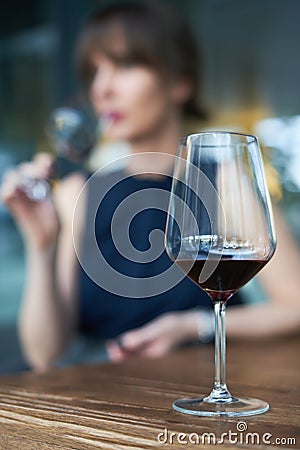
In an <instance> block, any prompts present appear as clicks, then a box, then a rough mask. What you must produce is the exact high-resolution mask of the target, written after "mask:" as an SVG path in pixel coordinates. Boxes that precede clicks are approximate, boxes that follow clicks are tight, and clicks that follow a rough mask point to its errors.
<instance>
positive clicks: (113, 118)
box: [102, 111, 124, 123]
mask: <svg viewBox="0 0 300 450" xmlns="http://www.w3.org/2000/svg"><path fill="white" fill-rule="evenodd" d="M102 118H103V119H104V121H105V122H108V123H113V122H119V121H120V120H122V119H123V118H124V115H123V114H121V113H119V112H117V111H110V112H108V113H105V114H102Z"/></svg>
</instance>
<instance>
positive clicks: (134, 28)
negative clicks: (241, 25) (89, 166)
mask: <svg viewBox="0 0 300 450" xmlns="http://www.w3.org/2000/svg"><path fill="white" fill-rule="evenodd" d="M77 60H78V66H79V70H80V73H81V75H82V77H83V79H84V81H85V84H86V88H87V92H88V94H89V97H90V101H91V104H92V106H93V107H94V110H95V112H96V114H97V115H98V116H99V117H100V118H101V119H102V121H103V122H104V123H105V124H106V132H105V134H106V137H107V138H109V139H111V140H115V139H122V140H125V141H127V142H128V143H129V145H130V147H131V152H132V154H133V155H138V154H140V153H142V154H143V155H144V156H143V158H140V157H137V158H132V159H129V163H128V164H127V166H126V168H125V175H124V176H123V175H122V177H121V182H119V181H120V179H119V178H117V179H116V180H114V181H112V182H111V181H107V183H108V187H109V189H108V191H109V196H108V197H106V198H104V202H103V204H102V210H101V209H99V212H98V214H97V218H96V239H97V242H98V245H99V247H100V249H101V251H102V252H103V254H104V256H105V258H106V259H107V261H108V262H109V264H110V265H112V267H114V268H115V270H116V271H117V272H118V273H122V274H124V275H125V276H127V277H129V278H130V277H131V278H132V277H133V278H136V279H137V278H142V277H145V278H147V277H149V276H151V275H153V273H154V274H156V273H158V272H160V271H164V270H165V269H166V268H167V267H168V264H170V263H169V262H168V259H167V257H166V254H163V255H161V258H159V259H158V261H155V262H151V261H150V262H149V261H147V262H148V264H146V265H145V264H142V263H137V262H135V261H129V262H128V261H125V260H124V258H122V255H120V253H119V252H118V251H116V250H115V247H114V242H113V240H112V236H111V223H112V222H111V221H112V220H113V217H114V216H113V214H114V212H115V210H116V208H117V207H118V206H119V205H120V204H121V203H122V201H123V200H124V199H126V198H127V197H128V196H130V195H132V194H134V193H135V192H138V191H140V190H142V189H146V190H147V189H154V190H159V191H160V190H167V191H168V190H169V188H170V179H168V178H167V177H165V176H161V174H164V173H169V174H170V173H171V171H172V167H171V165H170V160H172V156H174V154H175V152H176V149H177V142H178V138H179V136H180V135H181V134H182V116H183V113H190V114H194V115H198V117H201V114H202V113H201V110H199V108H198V107H197V104H196V102H195V98H196V90H197V87H198V79H199V77H198V73H197V68H198V63H197V51H196V49H195V47H194V44H193V42H192V39H191V37H190V35H189V32H188V30H187V29H186V27H185V26H184V25H183V24H182V20H181V19H179V18H178V17H177V16H176V15H175V14H173V13H170V12H169V10H168V9H167V8H165V7H162V6H157V5H154V4H152V3H147V2H140V3H138V4H134V5H129V4H123V5H120V6H113V7H109V8H107V9H105V10H103V11H100V12H98V13H95V14H94V15H93V16H92V17H91V18H90V20H89V21H88V22H87V24H86V26H85V28H84V30H83V32H82V34H81V36H80V38H79V42H78V47H77ZM161 152H163V153H164V154H167V155H170V158H161V157H160V153H161ZM153 153H154V154H156V155H157V157H153ZM145 172H146V174H145ZM24 173H25V174H28V175H30V176H35V177H41V178H47V177H49V175H50V173H51V160H50V159H49V157H47V156H46V155H39V156H37V157H36V158H35V160H34V161H33V162H32V163H30V164H25V165H22V166H21V167H19V168H17V169H16V170H15V171H13V172H12V173H10V174H8V175H7V177H6V180H5V183H4V186H3V188H2V198H3V199H4V201H5V202H6V204H7V205H8V207H9V208H10V210H11V212H12V214H13V215H14V217H15V218H16V220H17V222H18V225H19V227H20V230H21V232H22V234H23V237H24V241H25V244H26V253H27V280H26V286H25V289H24V296H23V301H22V307H21V314H20V336H21V341H22V345H23V348H24V352H25V355H26V356H27V359H28V361H29V363H30V364H31V365H32V366H33V367H34V368H36V369H39V370H43V369H45V368H47V367H48V366H49V365H50V364H51V363H52V362H53V361H54V360H56V359H57V358H58V357H59V356H60V355H61V354H62V352H63V351H64V349H65V348H66V346H67V344H68V342H70V340H71V338H72V336H74V333H75V331H76V330H81V331H82V332H83V333H84V334H85V335H87V336H91V337H93V338H96V339H100V340H102V341H104V342H105V345H106V348H107V351H108V356H109V357H110V358H111V359H113V360H119V359H123V358H126V357H128V356H130V355H141V356H159V355H162V354H164V353H165V352H167V351H168V350H170V349H171V348H172V347H174V346H175V345H178V344H180V343H182V342H185V341H190V340H197V339H200V340H203V341H205V340H209V339H210V338H211V336H212V317H211V315H210V313H208V312H207V308H209V306H210V303H209V300H208V298H207V297H206V295H205V294H204V293H203V292H201V291H200V290H199V288H198V287H197V286H195V285H193V284H192V282H191V281H189V280H188V279H185V280H183V281H182V282H181V283H179V284H177V285H176V286H174V287H173V288H172V289H170V290H168V291H166V292H161V293H159V294H157V293H156V294H155V295H153V292H154V291H151V292H150V291H149V292H146V293H142V294H141V297H143V296H144V297H145V298H140V299H137V297H138V294H137V293H136V292H135V289H136V285H137V284H138V283H136V284H134V286H133V288H132V289H133V292H132V296H131V297H132V298H130V292H129V293H128V291H126V293H124V295H123V296H120V295H119V294H116V293H115V292H108V291H107V290H106V289H105V288H103V287H102V286H101V283H100V286H99V285H97V284H96V283H94V282H93V281H91V279H90V278H89V276H88V275H87V274H86V273H85V271H84V270H83V269H82V268H81V267H80V266H79V265H78V260H77V257H76V252H75V249H74V244H73V237H72V219H73V211H74V208H75V204H76V201H77V198H78V196H79V194H80V192H81V190H82V188H83V186H84V185H85V182H86V180H87V176H86V175H85V174H81V173H76V174H73V175H72V176H69V177H68V178H66V179H64V180H63V181H62V182H61V183H60V185H59V187H58V188H57V189H56V190H54V192H53V196H52V198H48V199H47V200H45V201H44V202H39V203H37V202H32V201H30V200H29V199H28V198H27V197H26V195H25V194H24V193H23V192H22V190H21V189H20V188H19V186H20V178H21V176H22V175H23V174H24ZM130 174H131V175H132V174H135V175H132V176H130ZM136 174H141V176H136ZM149 174H150V175H149ZM151 174H152V175H151ZM153 174H158V176H153ZM109 177H110V175H103V177H99V179H98V180H97V183H98V181H99V183H100V185H97V184H95V185H94V190H93V188H89V189H87V190H85V195H86V196H85V197H84V196H83V197H82V196H81V197H82V198H83V200H82V201H81V202H80V205H77V208H76V226H75V228H74V233H75V236H74V237H75V242H82V243H83V244H82V252H83V253H84V254H85V257H86V256H89V257H90V258H92V253H90V249H89V247H88V244H86V243H87V242H88V240H89V236H87V231H86V230H87V228H88V223H89V222H90V221H89V205H90V204H91V201H92V199H93V196H94V195H95V192H97V191H98V189H100V190H101V189H102V190H103V185H102V184H101V183H102V182H103V180H110V178H109ZM104 189H107V186H105V188H104ZM153 192H154V191H153ZM156 192H157V191H156ZM105 200H106V203H105ZM142 206H143V205H142ZM141 209H142V208H141ZM146 209H147V204H146ZM164 223H165V215H164V214H163V213H162V214H161V211H158V212H157V211H153V209H152V208H151V207H150V208H148V210H146V213H145V214H144V215H140V217H138V216H137V217H136V222H135V225H133V229H131V230H129V234H131V238H132V240H133V245H134V246H135V247H137V248H138V250H140V251H141V252H145V251H146V250H147V245H148V246H149V236H150V232H151V227H152V228H157V227H158V228H161V229H162V230H163V229H164ZM121 225H122V224H119V227H116V230H117V231H115V230H114V229H113V232H115V233H116V236H113V237H116V238H117V239H120V240H121V241H122V236H123V234H122V232H123V230H122V226H121ZM141 231H142V232H141ZM277 231H278V235H279V242H280V244H279V250H278V251H277V256H275V257H274V259H273V261H272V262H271V263H270V264H269V266H268V267H267V269H265V270H264V272H263V273H262V275H261V280H262V282H263V284H264V288H265V291H266V293H267V294H268V296H269V298H270V302H269V303H268V304H264V305H262V306H253V307H250V306H237V307H236V308H233V309H232V310H231V311H229V313H228V332H227V333H228V336H244V337H253V336H260V337H261V336H263V335H273V334H277V333H278V334H280V333H286V332H287V331H291V330H294V329H295V328H296V327H297V326H298V325H299V323H300V320H299V316H297V315H296V314H295V313H294V307H295V296H294V292H297V288H299V280H298V273H299V267H300V263H299V255H298V254H297V253H296V250H295V247H294V246H293V242H292V240H291V238H290V237H289V236H288V234H287V232H286V230H285V228H284V225H283V224H282V223H281V222H280V221H279V222H278V225H277ZM287 254H288V255H289V258H290V260H293V266H292V267H291V268H290V270H288V271H287V270H285V269H284V268H283V267H282V265H281V264H280V263H279V262H278V260H279V261H280V260H281V261H282V260H284V258H285V255H287ZM125 259H126V258H125ZM96 264H97V263H96ZM99 271H100V272H101V271H102V267H101V266H99ZM285 271H286V272H287V273H285ZM278 272H279V273H280V274H281V276H284V287H285V288H284V291H283V283H282V284H281V283H280V284H279V285H277V284H276V285H275V284H274V279H276V280H277V279H278V278H276V277H277V276H278ZM117 280H118V278H117ZM116 283H118V281H116ZM121 287H122V286H121ZM238 303H239V301H238ZM199 305H200V306H201V307H202V308H201V309H198V310H197V311H195V307H197V306H199Z"/></svg>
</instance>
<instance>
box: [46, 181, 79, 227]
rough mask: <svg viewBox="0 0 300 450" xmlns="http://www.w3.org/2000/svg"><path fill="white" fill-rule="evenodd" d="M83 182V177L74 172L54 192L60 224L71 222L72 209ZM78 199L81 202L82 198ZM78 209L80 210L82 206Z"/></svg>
mask: <svg viewBox="0 0 300 450" xmlns="http://www.w3.org/2000/svg"><path fill="white" fill-rule="evenodd" d="M85 182H86V177H85V175H84V174H83V173H80V172H76V173H74V174H71V175H69V176H68V177H66V178H64V179H63V180H62V181H61V182H60V183H59V185H58V186H57V187H56V189H55V190H54V194H53V197H54V202H55V205H56V208H57V211H58V214H59V216H60V220H61V222H62V223H70V222H71V221H72V219H73V214H74V209H75V206H76V204H77V201H78V198H79V196H80V193H81V191H82V188H83V186H84V184H85ZM80 198H81V200H83V198H82V196H80ZM80 203H82V201H81V202H80ZM80 207H81V209H82V208H83V205H81V206H80Z"/></svg>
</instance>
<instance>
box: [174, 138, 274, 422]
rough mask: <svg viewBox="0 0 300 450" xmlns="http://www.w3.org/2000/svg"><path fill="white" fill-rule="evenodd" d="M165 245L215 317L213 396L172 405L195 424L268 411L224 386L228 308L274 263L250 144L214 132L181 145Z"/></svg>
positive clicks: (264, 194) (260, 174) (254, 147)
mask: <svg viewBox="0 0 300 450" xmlns="http://www.w3.org/2000/svg"><path fill="white" fill-rule="evenodd" d="M165 245H166V250H167V253H168V255H169V257H170V258H171V259H172V260H173V261H174V262H175V263H176V264H177V265H178V266H179V267H180V268H181V269H182V270H183V271H184V273H186V275H187V276H188V277H189V278H190V279H192V280H193V281H194V282H195V283H196V284H197V285H198V286H199V287H200V288H201V289H203V290H204V291H205V292H207V293H208V295H209V296H210V298H211V300H212V303H213V306H214V314H215V381H214V386H213V389H212V391H211V393H210V394H209V395H207V396H204V397H200V398H185V399H180V400H177V401H175V402H174V403H173V408H174V409H175V410H176V411H179V412H182V413H186V414H193V415H197V416H227V417H230V416H250V415H254V414H261V413H263V412H266V411H267V410H268V409H269V405H268V404H267V403H266V402H264V401H261V400H258V399H254V398H248V397H247V398H236V397H234V396H232V395H231V393H230V392H229V390H228V388H227V386H226V379H225V369H226V364H225V351H226V341H225V339H226V337H225V308H226V303H227V300H229V299H230V297H231V296H232V295H233V294H234V293H235V292H237V291H238V289H240V288H241V287H242V286H243V285H244V284H246V283H247V282H248V281H249V280H250V279H251V278H252V277H254V276H255V275H256V274H257V273H258V272H259V271H260V270H261V269H262V268H263V267H264V266H265V264H266V263H267V262H268V261H269V260H270V259H271V257H272V256H273V254H274V251H275V247H276V238H275V232H274V226H273V218H272V211H271V205H270V199H269V193H268V189H267V186H266V181H265V175H264V169H263V162H262V158H261V153H260V149H259V144H258V141H257V139H256V137H255V136H251V135H245V134H238V133H231V132H222V131H211V132H202V133H197V134H192V135H189V136H186V137H183V138H181V139H180V142H179V151H178V156H177V158H176V163H175V168H174V175H173V184H172V190H171V195H170V203H169V211H168V219H167V227H166V234H165Z"/></svg>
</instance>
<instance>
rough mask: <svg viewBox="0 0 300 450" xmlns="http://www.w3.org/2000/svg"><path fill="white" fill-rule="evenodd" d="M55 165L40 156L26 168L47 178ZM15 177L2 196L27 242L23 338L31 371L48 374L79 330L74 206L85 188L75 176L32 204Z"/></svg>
mask: <svg viewBox="0 0 300 450" xmlns="http://www.w3.org/2000/svg"><path fill="white" fill-rule="evenodd" d="M49 163H50V161H49V159H47V157H46V156H44V157H43V156H39V157H38V158H37V159H36V160H35V161H34V162H33V163H31V164H27V165H26V166H25V169H26V171H27V175H28V176H30V175H35V176H36V177H45V178H46V177H47V170H46V166H47V165H49ZM23 170H24V166H22V167H21V168H18V169H16V170H15V171H13V172H11V173H10V174H9V175H8V176H7V177H6V180H5V181H4V183H3V186H2V189H1V196H2V199H3V200H4V202H5V203H6V204H7V206H8V208H9V209H10V210H11V212H12V214H13V216H14V217H15V219H16V222H17V223H18V225H19V228H20V231H21V233H22V235H23V237H24V241H25V247H26V259H27V273H26V282H25V288H24V292H23V299H22V303H21V308H20V315H19V332H20V337H21V344H22V347H23V349H24V353H25V356H26V358H27V359H28V362H29V363H30V365H32V366H33V367H34V368H35V369H37V370H43V369H45V368H46V367H47V366H49V365H50V363H51V362H52V361H53V360H54V359H55V358H56V357H57V356H58V355H60V354H61V352H62V351H63V349H64V348H65V346H66V344H67V342H68V339H69V338H70V336H71V334H72V331H73V330H74V327H75V326H76V299H75V270H76V255H75V252H74V250H73V240H72V215H73V205H74V202H75V200H76V198H77V196H78V194H79V191H80V189H81V186H82V184H83V178H82V177H81V176H79V175H74V176H71V177H69V179H66V180H65V181H64V182H62V183H61V184H60V185H59V186H58V187H57V189H56V190H55V194H54V199H53V201H52V199H49V198H48V199H47V200H45V201H43V202H32V201H30V200H29V199H28V198H27V197H26V196H25V195H24V193H23V192H22V190H20V189H19V183H20V176H21V175H22V174H21V173H20V172H22V171H23Z"/></svg>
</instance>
